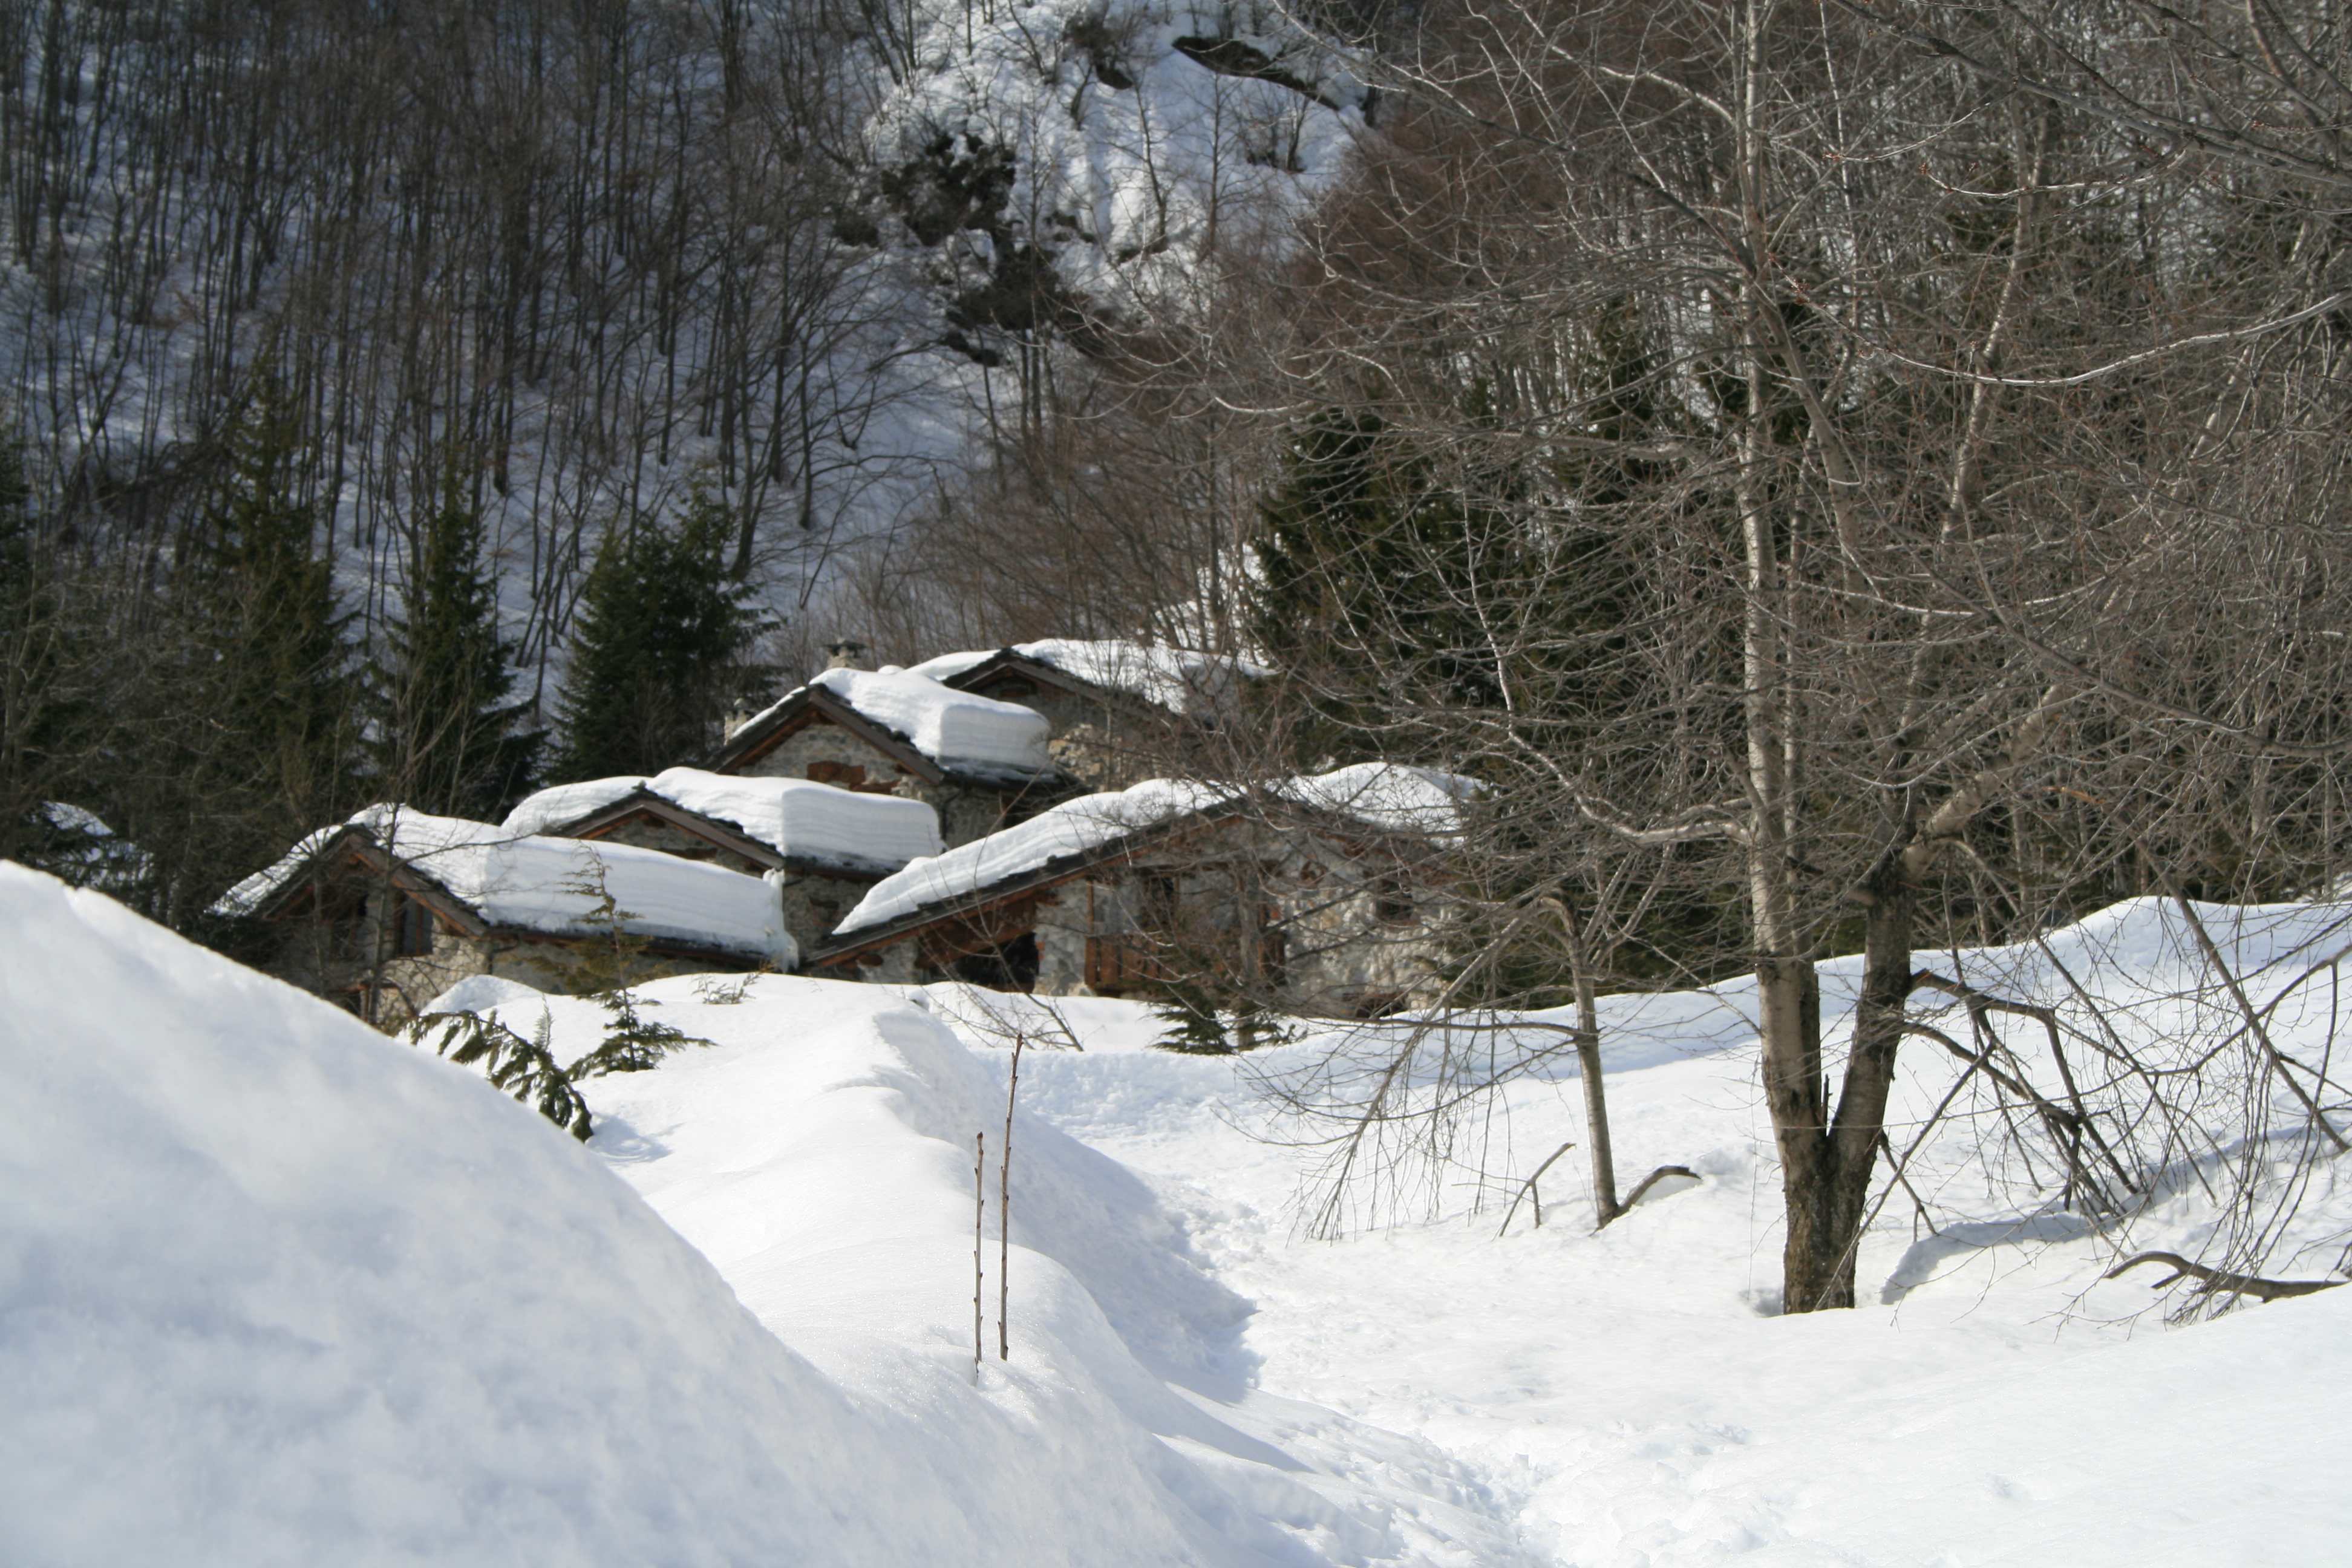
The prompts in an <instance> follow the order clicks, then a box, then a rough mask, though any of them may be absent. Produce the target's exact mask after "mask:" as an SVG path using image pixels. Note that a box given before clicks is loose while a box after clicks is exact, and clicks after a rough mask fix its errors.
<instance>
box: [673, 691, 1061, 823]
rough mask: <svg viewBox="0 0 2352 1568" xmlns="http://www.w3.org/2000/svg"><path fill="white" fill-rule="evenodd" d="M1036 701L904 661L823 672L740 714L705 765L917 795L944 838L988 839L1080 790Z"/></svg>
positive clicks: (873, 791) (758, 775)
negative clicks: (997, 693)
mask: <svg viewBox="0 0 2352 1568" xmlns="http://www.w3.org/2000/svg"><path fill="white" fill-rule="evenodd" d="M1051 731H1052V726H1051V724H1050V723H1049V722H1048V721H1046V719H1045V716H1044V715H1042V714H1040V713H1038V712H1037V711H1035V710H1034V709H1029V708H1024V707H1020V706H1018V705H1016V704H1013V703H1010V702H999V701H996V700H993V699H991V698H987V697H982V696H978V695H975V694H973V693H971V692H966V691H958V690H956V689H953V688H951V687H947V686H942V685H941V684H940V683H939V682H938V681H936V680H932V679H929V678H927V677H924V676H919V675H914V674H911V673H909V672H908V671H905V670H900V669H885V670H866V669H851V668H837V669H828V670H826V671H824V673H823V674H821V675H818V676H817V677H815V678H814V679H812V680H811V681H810V682H809V683H808V684H807V685H806V686H803V687H801V688H800V689H797V690H795V691H793V692H792V693H790V694H789V695H787V696H786V697H785V698H784V699H783V700H782V701H779V702H778V703H776V704H775V705H774V706H773V707H772V708H769V709H768V710H765V711H764V712H761V713H759V714H756V715H754V716H753V717H751V719H749V720H747V721H744V722H743V723H742V724H740V725H739V726H738V727H737V728H736V729H735V730H733V731H731V732H730V734H729V735H728V737H727V740H726V742H725V743H724V744H723V745H721V746H720V747H719V752H718V753H717V754H716V755H715V756H713V757H712V758H711V759H710V762H709V771H710V772H712V773H731V774H737V775H740V776H746V777H756V778H798V779H810V780H814V782H816V783H818V784H832V785H834V786H835V787H836V788H839V789H845V790H851V791H855V792H859V793H866V794H874V795H898V796H900V797H902V798H905V799H908V800H918V801H921V802H922V803H923V804H924V805H929V807H931V809H932V810H933V811H935V812H937V813H938V814H939V823H940V833H941V835H942V836H943V837H945V839H946V841H947V843H948V844H950V846H953V845H958V844H968V843H970V842H971V841H972V840H973V839H976V838H981V837H986V836H987V835H989V834H991V833H993V832H995V831H996V830H997V829H998V828H1000V827H1003V826H1006V825H1007V824H1009V823H1014V822H1018V821H1021V820H1022V819H1023V818H1024V817H1026V816H1033V815H1034V814H1035V813H1036V812H1038V811H1041V810H1043V809H1045V807H1046V806H1048V805H1053V804H1054V803H1055V801H1057V800H1061V799H1064V798H1066V797H1067V796H1068V795H1072V794H1074V793H1076V791H1077V790H1078V789H1079V788H1080V787H1081V786H1080V785H1079V784H1078V783H1077V782H1076V780H1075V779H1073V778H1071V777H1070V775H1068V774H1067V773H1064V772H1062V770H1060V769H1059V768H1057V767H1055V765H1054V763H1053V759H1052V756H1051V754H1050V752H1048V749H1047V745H1046V742H1047V740H1048V738H1049V736H1050V734H1051Z"/></svg>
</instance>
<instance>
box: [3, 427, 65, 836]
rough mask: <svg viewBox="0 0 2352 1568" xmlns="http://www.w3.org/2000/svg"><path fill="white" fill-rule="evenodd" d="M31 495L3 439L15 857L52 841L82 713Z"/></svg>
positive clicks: (7, 735)
mask: <svg viewBox="0 0 2352 1568" xmlns="http://www.w3.org/2000/svg"><path fill="white" fill-rule="evenodd" d="M28 494H29V492H28V489H27V487H26V484H25V478H24V466H23V457H22V452H21V450H20V448H19V447H18V444H17V442H16V440H15V439H14V438H13V437H12V438H9V439H7V440H5V441H0V856H6V857H8V858H12V859H23V858H26V854H27V852H28V850H30V849H32V848H34V847H37V846H39V845H40V844H41V843H42V841H43V840H44V839H45V838H46V836H47V817H46V816H45V815H44V814H43V808H44V807H45V806H46V805H47V803H48V800H49V798H50V796H51V795H52V793H53V792H54V790H55V787H56V781H55V778H54V770H53V769H52V768H51V766H50V765H49V762H50V759H51V757H52V756H53V755H54V752H55V750H56V743H57V742H58V737H59V735H60V733H61V731H63V730H65V729H66V728H68V727H69V726H70V725H71V724H72V722H73V721H74V719H75V717H76V713H75V711H74V710H75V707H76V704H75V703H74V702H73V701H72V700H71V697H70V695H69V694H68V693H67V692H65V691H63V690H61V689H60V682H59V680H58V668H59V666H60V665H61V664H62V663H64V662H65V661H66V655H67V648H66V641H65V639H66V627H65V625H64V619H63V616H61V615H60V613H59V606H58V601H57V593H56V589H55V586H54V584H52V583H51V582H50V580H49V578H50V573H49V563H48V561H47V552H45V551H43V550H42V549H41V547H40V543H39V541H38V540H37V537H36V531H35V528H34V524H33V519H32V517H31V515H30V514H29V512H28V511H27V510H26V504H25V503H26V500H27V497H28Z"/></svg>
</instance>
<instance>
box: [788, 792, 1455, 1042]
mask: <svg viewBox="0 0 2352 1568" xmlns="http://www.w3.org/2000/svg"><path fill="white" fill-rule="evenodd" d="M1394 870H1395V863H1394V862H1393V861H1392V860H1388V859H1383V858H1381V857H1379V856H1378V855H1375V854H1360V852H1359V850H1358V849H1357V848H1356V847H1351V846H1349V845H1346V844H1342V843H1339V842H1338V841H1335V840H1331V839H1328V838H1325V837H1320V836H1318V835H1314V834H1308V833H1304V832H1300V831H1297V830H1293V831H1291V832H1289V833H1284V834H1277V833H1275V832H1272V831H1270V830H1268V829H1265V828H1262V827H1258V826H1253V825H1250V824H1246V823H1234V824H1232V825H1230V826H1228V827H1226V828H1224V829H1223V830H1221V831H1219V832H1218V833H1216V834H1214V835H1213V836H1211V837H1208V838H1205V839H1193V840H1192V841H1190V842H1188V843H1183V844H1179V845H1175V846H1171V847H1169V848H1168V849H1167V850H1165V851H1164V852H1161V853H1160V854H1156V855H1150V856H1147V857H1145V858H1141V859H1139V860H1137V861H1133V862H1129V863H1126V864H1121V865H1111V866H1105V867H1102V868H1097V870H1096V871H1094V872H1092V873H1090V874H1089V875H1087V876H1086V877H1081V878H1074V879H1071V880H1070V881H1067V882H1064V883H1061V884H1060V885H1058V886H1057V887H1055V888H1053V889H1048V890H1047V891H1046V892H1045V894H1044V895H1043V896H1042V898H1041V900H1040V901H1039V903H1038V905H1037V907H1036V910H1035V916H1034V934H1035V937H1036V942H1037V956H1038V964H1037V982H1036V986H1035V990H1036V992H1037V994H1041V995H1052V996H1060V995H1070V994H1087V993H1088V992H1089V990H1090V987H1089V984H1088V967H1087V952H1088V944H1089V942H1094V941H1100V942H1114V943H1115V942H1120V941H1122V940H1125V941H1129V942H1134V943H1135V944H1136V946H1137V952H1139V953H1140V954H1141V955H1142V956H1143V959H1144V961H1145V963H1146V965H1147V966H1149V965H1150V963H1153V962H1154V961H1164V962H1167V963H1172V965H1173V966H1174V968H1175V969H1176V970H1177V971H1178V972H1179V973H1183V972H1185V971H1186V970H1188V969H1190V968H1192V967H1195V966H1197V965H1198V964H1200V963H1202V962H1203V958H1202V955H1207V957H1206V959H1205V962H1207V963H1212V964H1215V965H1218V966H1222V967H1225V968H1226V969H1227V970H1228V972H1229V973H1231V972H1234V971H1237V970H1241V969H1248V968H1254V967H1255V965H1257V964H1259V963H1263V962H1266V961H1268V960H1270V959H1273V958H1274V957H1275V955H1274V954H1272V953H1269V952H1268V951H1267V947H1266V945H1265V935H1266V928H1265V923H1264V922H1265V920H1266V919H1267V917H1269V916H1272V917H1274V918H1275V919H1276V921H1277V924H1276V930H1277V931H1278V932H1279V936H1280V948H1281V952H1280V955H1279V959H1278V962H1279V963H1280V970H1279V973H1276V974H1263V973H1261V974H1260V975H1258V976H1257V977H1256V980H1257V983H1265V982H1271V990H1272V992H1273V994H1275V995H1276V998H1277V999H1278V1001H1279V1003H1280V1005H1282V1006H1283V1007H1285V1008H1286V1009H1288V1010H1292V1011H1297V1012H1300V1013H1306V1014H1316V1015H1325V1016H1329V1015H1338V1016H1354V1015H1370V1014H1375V1013H1380V1012H1386V1011H1390V1010H1392V1009H1394V1008H1396V1007H1400V1006H1410V1005H1418V1004H1422V1003H1426V1002H1428V1001H1431V1000H1433V998H1434V996H1435V995H1436V993H1437V988H1438V981H1437V976H1438V974H1439V972H1440V966H1441V964H1442V963H1443V960H1444V942H1443V922H1442V919H1441V918H1440V917H1439V915H1438V914H1437V912H1436V911H1437V909H1438V907H1439V906H1440V904H1441V902H1442V900H1438V899H1436V898H1435V897H1434V896H1433V894H1432V892H1431V890H1430V889H1427V888H1425V887H1423V888H1415V887H1413V886H1412V885H1411V884H1410V882H1400V881H1399V880H1398V879H1396V878H1395V877H1394V876H1393V875H1392V873H1393V872H1394ZM1154 884H1157V886H1154ZM1171 905H1172V908H1173V910H1174V917H1173V927H1172V929H1170V928H1168V927H1167V926H1166V925H1165V924H1164V921H1163V916H1162V914H1161V913H1159V912H1155V911H1163V910H1166V909H1167V908H1169V907H1171ZM884 952H885V955H886V961H885V963H883V964H881V965H878V966H873V967H867V968H864V969H847V968H845V969H837V970H828V971H825V972H824V973H830V974H835V975H837V976H839V977H841V978H845V979H846V978H858V979H888V980H899V981H904V980H908V979H916V980H926V981H928V980H937V979H941V978H945V977H946V973H945V971H943V970H940V969H939V968H937V967H936V966H933V965H931V964H929V963H926V962H925V961H924V959H923V958H922V956H921V939H920V937H919V936H918V935H909V936H907V937H904V938H902V939H900V940H899V941H898V942H893V943H892V944H890V946H889V947H888V948H887V949H885V950H884ZM1188 952H1189V953H1190V954H1191V955H1192V956H1189V957H1188V956H1187V953H1188ZM1151 988H1152V983H1151V982H1150V980H1148V979H1139V980H1137V981H1135V982H1134V983H1132V984H1129V985H1128V986H1127V987H1126V988H1125V990H1126V993H1127V994H1134V995H1139V996H1140V995H1147V994H1150V990H1151Z"/></svg>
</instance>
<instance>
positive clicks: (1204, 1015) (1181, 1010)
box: [1151, 981, 1234, 1057]
mask: <svg viewBox="0 0 2352 1568" xmlns="http://www.w3.org/2000/svg"><path fill="white" fill-rule="evenodd" d="M1151 1016H1153V1017H1155V1018H1157V1019H1159V1020H1160V1022H1161V1023H1163V1024H1165V1025H1167V1026H1168V1028H1167V1030H1166V1032H1165V1033H1163V1034H1161V1035H1160V1037H1159V1038H1158V1039H1156V1040H1154V1041H1152V1042H1151V1043H1152V1044H1153V1045H1155V1046H1157V1047H1160V1049H1161V1050H1163V1051H1176V1052H1179V1053H1181V1054H1182V1055H1185V1056H1192V1057H1229V1056H1232V1055H1233V1054H1234V1040H1233V1037H1232V1036H1231V1035H1229V1034H1227V1033H1226V1032H1225V1021H1224V1018H1223V1016H1221V1015H1220V1014H1219V1013H1218V1011H1217V1004H1216V1000H1215V998H1214V997H1213V996H1212V995H1211V994H1209V990H1208V988H1207V987H1206V986H1203V985H1198V984H1192V983H1190V982H1185V981H1175V982H1171V984H1169V985H1168V986H1167V987H1166V994H1164V995H1163V996H1162V997H1161V999H1160V1001H1159V1002H1157V1003H1155V1004H1153V1005H1152V1008H1151Z"/></svg>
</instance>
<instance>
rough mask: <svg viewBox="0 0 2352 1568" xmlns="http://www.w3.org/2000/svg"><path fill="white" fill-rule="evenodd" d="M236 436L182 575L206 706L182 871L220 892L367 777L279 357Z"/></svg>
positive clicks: (191, 737) (193, 728)
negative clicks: (363, 774)
mask: <svg viewBox="0 0 2352 1568" xmlns="http://www.w3.org/2000/svg"><path fill="white" fill-rule="evenodd" d="M225 444H226V457H227V461H226V465H225V473H224V477H223V479H222V480H221V482H220V483H219V485H218V487H217V488H216V489H215V490H214V492H213V494H212V495H211V497H210V498H209V499H208V500H207V501H206V503H205V507H204V510H203V511H202V513H201V514H200V515H199V516H198V518H197V519H196V521H195V526H194V531H193V537H192V538H191V540H190V541H189V544H188V548H187V550H186V552H184V557H183V559H182V561H181V563H180V567H179V571H178V573H177V574H176V576H175V580H174V584H173V590H174V594H173V596H174V601H175V605H174V608H175V610H176V613H177V614H178V616H180V618H181V620H182V623H183V625H184V627H185V638H186V640H185V647H186V649H187V655H188V658H189V660H190V668H189V669H188V671H187V675H188V682H187V689H188V693H189V702H190V706H191V709H192V711H190V712H189V713H188V714H187V716H186V723H185V727H184V731H183V732H184V745H185V747H186V752H187V754H186V757H185V762H186V766H185V767H184V770H183V771H182V777H181V778H180V780H179V781H178V782H179V786H180V788H181V790H182V792H183V793H184V812H185V813H186V815H187V816H189V817H190V818H191V819H192V820H191V824H190V826H191V828H192V831H191V832H190V833H189V834H188V835H187V837H186V844H187V848H186V850H185V851H184V861H185V864H184V868H183V869H184V875H185V876H186V877H187V878H188V879H191V880H192V882H193V884H194V887H193V889H192V890H194V891H197V893H198V896H199V897H200V898H202V899H203V900H205V901H207V902H208V901H209V896H210V892H211V891H216V890H217V889H218V888H219V887H220V886H225V885H226V883H227V882H229V881H232V880H234V879H236V877H239V876H242V875H244V874H245V873H247V872H248V871H250V870H252V869H253V868H254V867H256V866H258V865H263V864H267V863H268V860H269V859H270V858H272V857H274V856H276V855H277V854H278V853H279V852H281V851H282V850H283V849H284V848H285V847H286V845H287V844H288V843H289V842H291V841H292V839H293V838H294V837H296V836H298V835H299V834H300V833H303V832H306V831H308V830H309V829H310V828H312V827H315V826H318V825H319V824H320V823H322V822H329V821H332V820H334V819H335V818H336V817H339V816H342V815H344V814H345V813H347V812H348V811H350V810H351V809H352V806H353V805H355V804H356V801H357V796H358V795H359V794H360V793H361V787H362V786H361V780H360V773H359V769H358V765H357V764H358V763H359V760H360V759H359V745H358V740H359V733H360V726H359V719H360V713H359V709H360V702H361V698H362V686H361V683H360V680H359V678H358V672H357V671H356V669H355V668H354V661H353V658H352V647H351V646H350V644H349V642H348V641H347V639H346V637H345V635H344V634H345V631H346V628H347V626H348V625H349V622H350V616H349V615H348V614H347V613H346V612H344V611H343V610H341V608H339V607H338V605H337V603H336V595H335V569H334V562H333V559H332V557H331V555H330V554H328V553H327V552H323V551H321V550H320V548H319V547H318V542H317V539H316V518H315V515H314V511H313V509H312V507H311V506H310V503H309V501H308V500H306V499H305V498H304V497H303V496H302V493H301V476H300V473H299V457H300V452H301V447H300V429H299V421H298V418H297V415H296V410H295V408H294V405H293V403H292V400H291V398H290V397H289V395H288V394H287V391H286V389H285V387H284V386H283V385H282V384H280V383H279V382H278V380H277V378H276V376H275V375H274V374H271V373H270V372H269V371H268V369H266V368H265V369H264V370H262V371H260V372H259V373H257V375H256V380H255V387H254V390H253V392H252V394H251V395H249V396H248V397H247V401H246V403H245V405H244V406H243V407H242V408H241V409H240V410H239V412H238V415H237V416H236V420H235V422H234V423H233V424H232V425H231V426H230V428H229V429H228V431H227V432H226V439H225ZM207 885H209V886H207Z"/></svg>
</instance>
